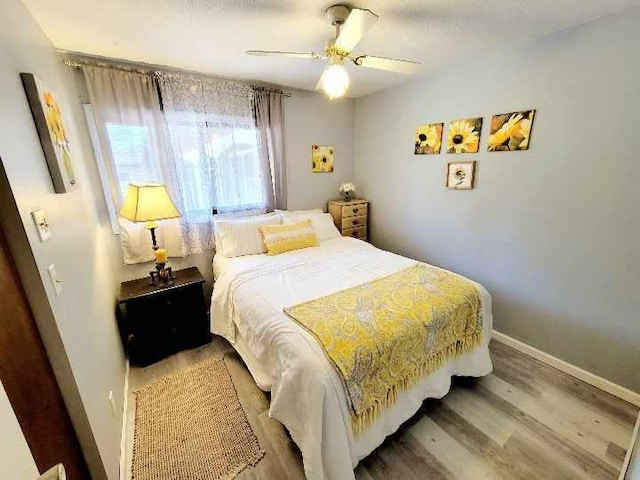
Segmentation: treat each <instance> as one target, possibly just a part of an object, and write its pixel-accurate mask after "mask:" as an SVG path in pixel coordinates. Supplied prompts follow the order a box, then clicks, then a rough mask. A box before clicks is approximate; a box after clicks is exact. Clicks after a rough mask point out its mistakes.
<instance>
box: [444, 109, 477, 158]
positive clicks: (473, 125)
mask: <svg viewBox="0 0 640 480" xmlns="http://www.w3.org/2000/svg"><path fill="white" fill-rule="evenodd" d="M481 131H482V117H478V118H465V119H462V120H454V121H453V122H449V126H448V128H447V153H478V150H479V148H480V132H481Z"/></svg>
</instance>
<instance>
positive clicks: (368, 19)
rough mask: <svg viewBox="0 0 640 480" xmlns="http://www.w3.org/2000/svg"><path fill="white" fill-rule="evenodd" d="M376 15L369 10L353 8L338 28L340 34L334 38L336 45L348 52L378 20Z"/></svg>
mask: <svg viewBox="0 0 640 480" xmlns="http://www.w3.org/2000/svg"><path fill="white" fill-rule="evenodd" d="M378 18H379V17H378V15H376V14H375V13H373V12H372V11H371V10H363V9H360V8H354V9H352V10H351V13H349V16H348V17H347V21H346V22H344V25H342V27H341V28H340V34H339V35H338V38H337V39H336V43H335V45H336V47H338V48H340V49H342V50H346V51H347V52H350V51H351V50H353V48H354V47H355V46H356V45H357V44H358V43H359V42H360V40H362V37H364V34H365V33H367V30H369V29H370V28H371V27H373V25H375V23H376V22H377V21H378Z"/></svg>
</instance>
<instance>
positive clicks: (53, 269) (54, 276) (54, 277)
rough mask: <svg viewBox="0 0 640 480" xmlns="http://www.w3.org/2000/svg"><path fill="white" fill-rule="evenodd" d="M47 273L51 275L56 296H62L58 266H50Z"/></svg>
mask: <svg viewBox="0 0 640 480" xmlns="http://www.w3.org/2000/svg"><path fill="white" fill-rule="evenodd" d="M47 272H48V273H49V280H51V284H52V285H53V289H54V290H55V292H56V295H60V292H61V291H62V280H60V279H59V278H58V272H57V271H56V266H55V265H53V264H51V265H49V268H47Z"/></svg>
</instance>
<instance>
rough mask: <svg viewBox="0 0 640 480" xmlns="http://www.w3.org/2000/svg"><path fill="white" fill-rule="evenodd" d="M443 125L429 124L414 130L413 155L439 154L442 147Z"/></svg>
mask: <svg viewBox="0 0 640 480" xmlns="http://www.w3.org/2000/svg"><path fill="white" fill-rule="evenodd" d="M443 128H444V123H430V124H427V125H419V126H418V127H417V128H416V136H415V140H414V141H415V143H414V153H415V154H416V155H430V154H435V153H440V149H441V147H442V129H443Z"/></svg>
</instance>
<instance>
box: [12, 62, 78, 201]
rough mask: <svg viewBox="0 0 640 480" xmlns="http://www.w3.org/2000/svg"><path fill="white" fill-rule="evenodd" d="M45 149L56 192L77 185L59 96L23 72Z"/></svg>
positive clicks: (41, 141) (28, 98)
mask: <svg viewBox="0 0 640 480" xmlns="http://www.w3.org/2000/svg"><path fill="white" fill-rule="evenodd" d="M20 76H21V78H22V83H23V85H24V89H25V92H26V94H27V100H28V101H29V106H30V107H31V113H32V115H33V120H34V122H35V126H36V130H37V131H38V136H39V137H40V143H41V144H42V151H43V153H44V157H45V160H46V161H47V166H48V167H49V172H50V173H51V180H52V181H53V186H54V190H55V192H56V193H66V192H68V191H70V190H72V189H73V188H75V187H76V186H77V179H76V174H75V171H74V169H73V163H72V161H71V149H70V142H69V136H68V135H67V129H66V127H65V122H64V117H63V115H62V109H61V108H60V103H59V102H58V99H57V96H56V95H55V94H54V93H53V91H52V90H51V89H49V88H47V86H46V85H45V84H44V83H43V82H42V81H41V80H40V79H38V78H37V77H36V76H35V75H33V74H31V73H21V74H20Z"/></svg>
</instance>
